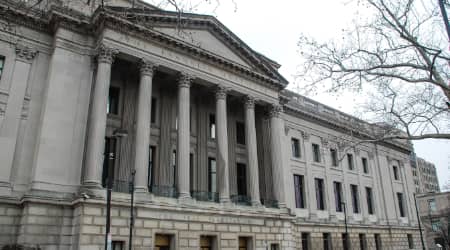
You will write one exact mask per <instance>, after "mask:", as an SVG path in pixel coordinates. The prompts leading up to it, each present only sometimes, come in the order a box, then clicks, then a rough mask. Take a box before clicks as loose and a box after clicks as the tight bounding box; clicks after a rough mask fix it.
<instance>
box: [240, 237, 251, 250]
mask: <svg viewBox="0 0 450 250" xmlns="http://www.w3.org/2000/svg"><path fill="white" fill-rule="evenodd" d="M251 245H252V239H251V238H250V237H239V250H251V249H252V247H251Z"/></svg>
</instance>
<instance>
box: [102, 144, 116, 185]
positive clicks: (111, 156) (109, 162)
mask: <svg viewBox="0 0 450 250" xmlns="http://www.w3.org/2000/svg"><path fill="white" fill-rule="evenodd" d="M116 145H117V139H116V138H111V137H105V151H104V158H103V159H104V160H103V171H102V187H106V184H107V181H108V178H111V181H113V180H114V165H115V154H116Z"/></svg>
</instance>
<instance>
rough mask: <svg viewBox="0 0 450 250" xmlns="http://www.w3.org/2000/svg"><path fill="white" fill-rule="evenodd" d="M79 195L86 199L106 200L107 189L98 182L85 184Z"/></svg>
mask: <svg viewBox="0 0 450 250" xmlns="http://www.w3.org/2000/svg"><path fill="white" fill-rule="evenodd" d="M79 193H80V195H81V196H83V197H86V198H87V197H89V198H101V199H104V198H106V188H103V187H102V185H101V184H100V183H98V182H88V181H86V182H84V183H83V186H81V188H80V192H79Z"/></svg>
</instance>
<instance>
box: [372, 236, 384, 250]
mask: <svg viewBox="0 0 450 250" xmlns="http://www.w3.org/2000/svg"><path fill="white" fill-rule="evenodd" d="M374 237H375V250H381V249H383V246H382V245H381V236H380V234H375V235H374Z"/></svg>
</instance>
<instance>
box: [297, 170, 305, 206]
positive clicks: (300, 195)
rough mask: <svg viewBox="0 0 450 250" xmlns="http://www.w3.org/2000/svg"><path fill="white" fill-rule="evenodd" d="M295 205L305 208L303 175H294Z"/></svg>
mask: <svg viewBox="0 0 450 250" xmlns="http://www.w3.org/2000/svg"><path fill="white" fill-rule="evenodd" d="M294 188H295V207H296V208H305V207H306V206H305V183H304V177H303V175H296V174H295V175H294Z"/></svg>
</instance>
